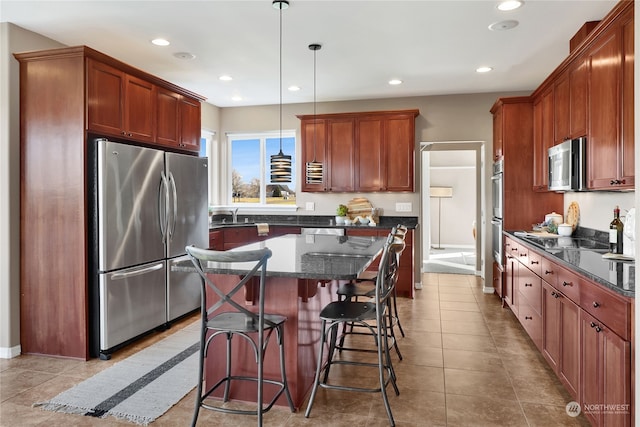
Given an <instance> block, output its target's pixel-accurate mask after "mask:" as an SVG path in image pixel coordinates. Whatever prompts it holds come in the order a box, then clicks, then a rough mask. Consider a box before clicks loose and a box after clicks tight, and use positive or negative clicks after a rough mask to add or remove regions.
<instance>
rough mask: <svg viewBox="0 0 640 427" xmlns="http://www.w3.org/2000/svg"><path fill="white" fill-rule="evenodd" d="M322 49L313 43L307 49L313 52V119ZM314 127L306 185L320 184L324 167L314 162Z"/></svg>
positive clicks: (314, 129)
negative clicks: (311, 155) (317, 64)
mask: <svg viewBox="0 0 640 427" xmlns="http://www.w3.org/2000/svg"><path fill="white" fill-rule="evenodd" d="M321 48H322V45H320V44H318V43H313V44H310V45H309V49H310V50H312V51H313V118H314V122H315V117H316V52H317V51H319V50H320V49H321ZM316 126H317V123H314V126H313V160H312V161H310V162H307V167H306V173H305V176H306V182H307V184H322V181H323V179H324V165H323V164H322V162H318V161H316Z"/></svg>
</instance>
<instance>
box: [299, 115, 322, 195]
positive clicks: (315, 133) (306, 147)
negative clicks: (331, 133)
mask: <svg viewBox="0 0 640 427" xmlns="http://www.w3.org/2000/svg"><path fill="white" fill-rule="evenodd" d="M326 126H327V122H326V120H321V119H320V120H319V119H311V120H303V121H302V122H301V123H300V135H301V137H302V141H301V144H300V146H301V148H302V150H301V151H302V152H301V156H300V159H301V163H302V165H301V168H300V176H301V177H304V178H301V179H302V191H307V192H315V191H325V190H326V189H327V168H328V165H327V162H326V154H325V153H326V149H327V128H326ZM314 160H315V161H317V162H320V163H322V164H323V169H322V170H323V173H324V177H323V179H322V182H321V183H318V184H310V183H308V182H307V181H306V167H307V162H312V161H314Z"/></svg>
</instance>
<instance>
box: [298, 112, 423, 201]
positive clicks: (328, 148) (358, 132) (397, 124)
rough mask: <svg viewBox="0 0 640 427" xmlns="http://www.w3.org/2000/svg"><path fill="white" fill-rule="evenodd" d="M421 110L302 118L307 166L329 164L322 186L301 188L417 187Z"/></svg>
mask: <svg viewBox="0 0 640 427" xmlns="http://www.w3.org/2000/svg"><path fill="white" fill-rule="evenodd" d="M418 114H419V111H418V110H401V111H379V112H366V113H343V114H322V115H308V116H306V115H305V116H298V118H299V119H300V120H301V124H300V130H301V137H302V142H301V148H302V150H301V151H302V154H301V159H302V167H301V176H304V171H305V163H306V162H310V161H312V160H314V158H315V160H316V161H318V162H322V163H323V164H324V179H323V182H322V183H321V184H308V183H306V181H303V182H302V191H306V192H318V191H334V192H378V191H413V190H414V164H415V118H416V117H417V115H418Z"/></svg>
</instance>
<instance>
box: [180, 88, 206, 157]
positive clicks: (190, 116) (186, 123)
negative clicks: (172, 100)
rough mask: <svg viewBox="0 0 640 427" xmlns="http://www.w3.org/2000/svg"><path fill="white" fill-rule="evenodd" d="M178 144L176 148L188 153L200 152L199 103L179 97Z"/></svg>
mask: <svg viewBox="0 0 640 427" xmlns="http://www.w3.org/2000/svg"><path fill="white" fill-rule="evenodd" d="M179 105H180V109H179V111H180V122H179V126H180V142H179V144H178V146H179V147H180V148H182V149H184V150H188V151H195V152H197V151H200V138H201V135H202V132H201V126H200V121H201V113H200V108H201V106H200V101H198V100H196V99H193V98H188V97H186V96H181V97H180V104H179Z"/></svg>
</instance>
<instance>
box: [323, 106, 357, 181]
mask: <svg viewBox="0 0 640 427" xmlns="http://www.w3.org/2000/svg"><path fill="white" fill-rule="evenodd" d="M327 134H328V141H327V142H328V144H327V145H328V153H327V154H328V155H327V158H328V161H327V184H328V187H327V189H328V190H329V191H336V192H352V191H354V190H355V173H356V172H355V171H356V168H355V161H354V159H355V150H356V147H355V144H356V143H355V120H354V119H353V118H334V119H330V120H328V121H327Z"/></svg>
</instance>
